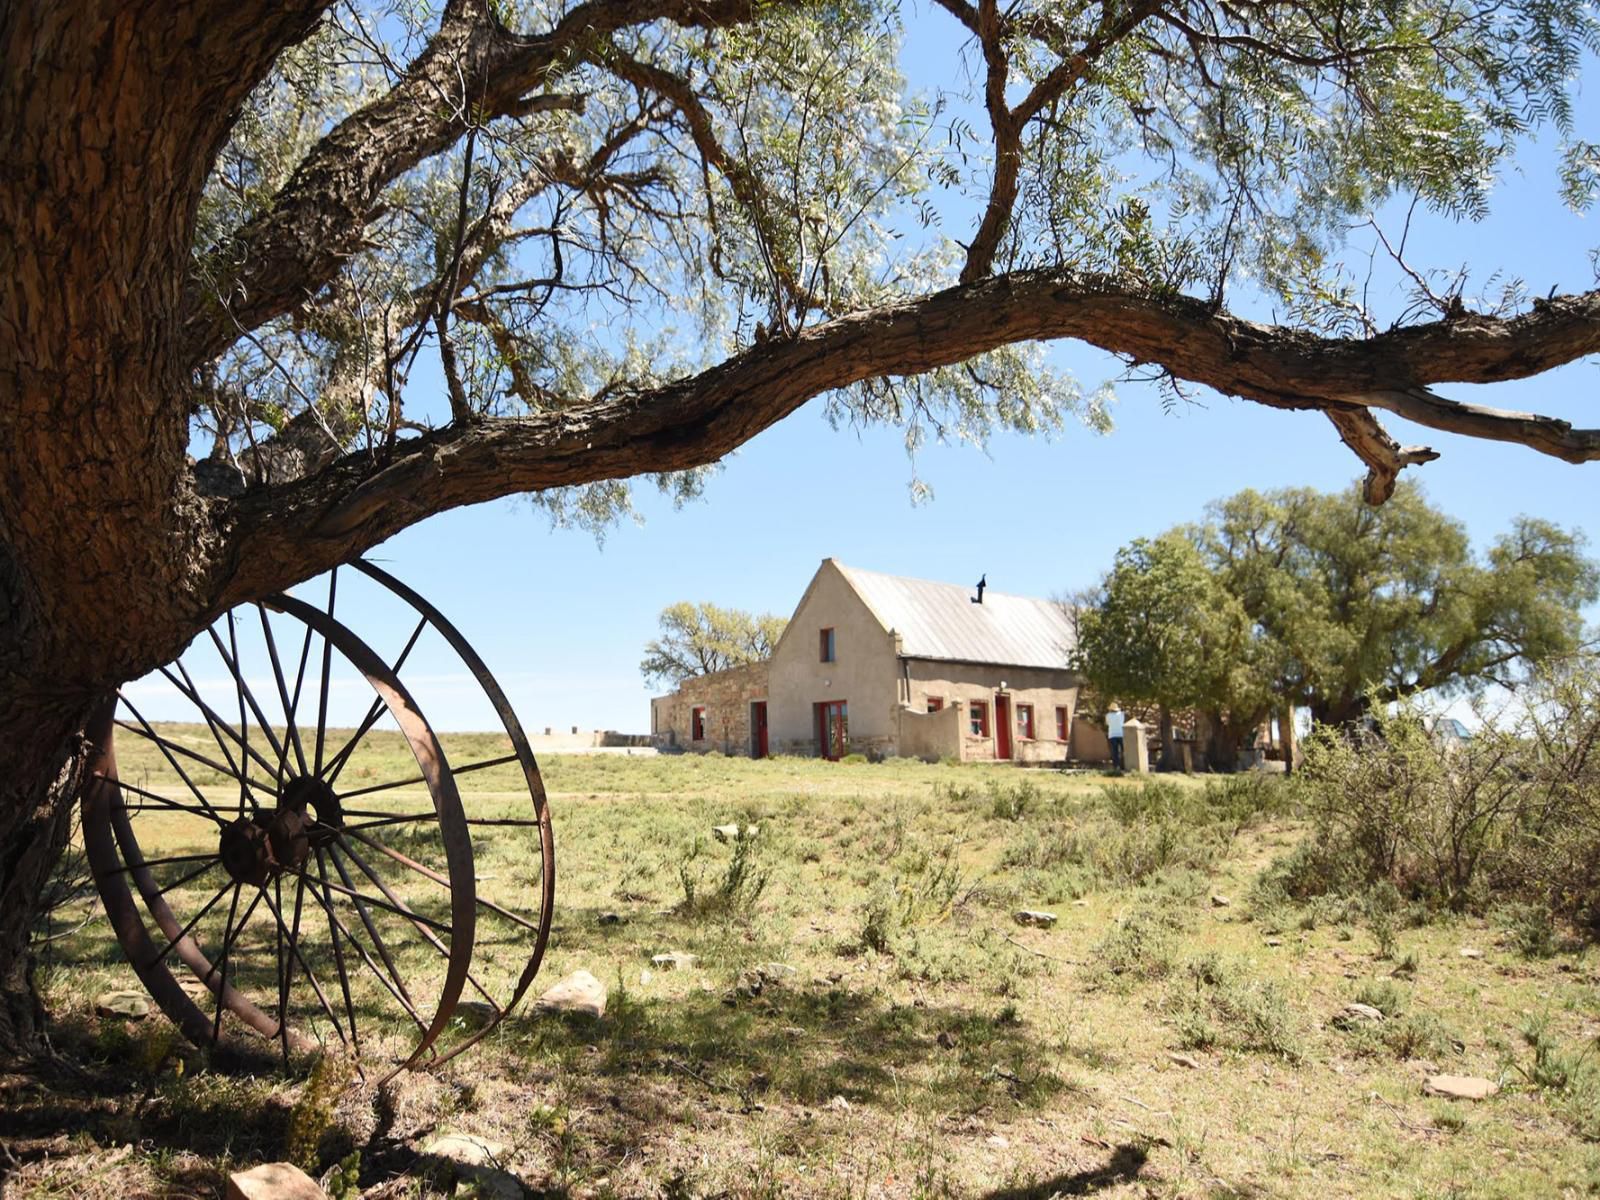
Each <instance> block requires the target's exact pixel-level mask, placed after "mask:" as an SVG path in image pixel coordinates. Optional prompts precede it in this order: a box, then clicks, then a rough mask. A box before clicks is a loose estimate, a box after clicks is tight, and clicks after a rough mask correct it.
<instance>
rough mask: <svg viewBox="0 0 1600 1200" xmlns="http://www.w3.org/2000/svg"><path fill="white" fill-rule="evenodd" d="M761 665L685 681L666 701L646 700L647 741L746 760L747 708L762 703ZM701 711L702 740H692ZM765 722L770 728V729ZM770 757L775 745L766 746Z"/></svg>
mask: <svg viewBox="0 0 1600 1200" xmlns="http://www.w3.org/2000/svg"><path fill="white" fill-rule="evenodd" d="M767 668H768V664H767V663H765V662H758V663H750V664H748V665H747V666H742V667H730V668H729V669H728V670H726V671H717V672H715V673H714V674H711V675H696V676H694V677H692V678H690V679H685V680H684V681H683V682H682V683H681V684H679V685H678V690H677V691H675V692H673V693H672V694H671V695H669V696H658V697H656V698H655V699H653V700H651V701H650V737H651V740H652V742H653V743H654V744H655V745H656V746H657V747H659V748H660V749H663V750H672V749H677V750H689V751H693V752H696V753H700V754H705V753H709V752H710V751H712V750H717V751H720V752H721V753H723V754H730V755H738V756H740V757H745V758H748V757H749V756H750V755H751V754H752V753H753V752H754V750H755V747H754V745H753V742H752V735H751V726H750V705H751V704H752V703H754V702H755V701H758V700H759V701H765V700H766V698H767ZM697 707H703V708H704V709H705V720H704V726H705V728H704V731H703V732H704V735H705V736H704V737H702V738H700V739H699V740H698V741H697V740H696V739H695V738H694V736H693V726H694V709H695V708H697ZM770 723H771V722H770V717H769V722H768V724H769V727H770ZM768 748H769V749H770V750H771V751H772V752H773V753H776V752H777V749H778V748H777V746H775V745H772V744H771V739H770V738H769V747H768Z"/></svg>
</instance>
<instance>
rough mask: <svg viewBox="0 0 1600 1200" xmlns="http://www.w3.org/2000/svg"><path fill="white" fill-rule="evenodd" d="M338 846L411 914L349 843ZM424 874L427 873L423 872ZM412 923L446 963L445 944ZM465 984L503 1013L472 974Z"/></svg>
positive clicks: (498, 1012)
mask: <svg viewBox="0 0 1600 1200" xmlns="http://www.w3.org/2000/svg"><path fill="white" fill-rule="evenodd" d="M339 844H340V845H341V846H343V847H344V852H345V853H346V854H348V855H349V856H350V861H352V862H353V863H355V864H356V866H358V867H360V868H361V871H362V874H364V875H365V876H366V877H367V878H368V879H370V880H372V882H373V883H374V884H375V885H377V888H378V890H379V891H381V892H382V893H383V894H384V895H385V896H387V897H388V898H389V899H390V900H392V901H393V902H394V903H396V904H398V905H399V906H400V907H401V908H404V909H405V910H406V912H407V913H408V914H409V913H410V912H411V909H410V906H409V905H407V904H406V903H405V902H404V901H403V900H401V899H400V898H399V897H397V896H396V895H395V894H394V892H392V891H391V890H390V889H389V885H388V884H386V883H384V881H383V879H382V878H381V877H380V876H379V875H378V873H377V872H376V871H374V870H373V869H372V867H371V865H370V864H368V862H367V860H366V859H364V858H362V857H361V856H360V855H359V854H357V853H356V851H355V847H354V846H352V845H350V843H349V842H347V841H345V840H344V839H343V838H340V839H339ZM424 873H425V874H426V873H427V872H424ZM447 886H448V884H447ZM480 903H482V901H480ZM412 923H413V924H414V925H415V926H416V930H417V933H418V935H419V936H421V938H422V940H423V941H425V942H427V943H428V945H430V946H432V947H433V948H434V949H435V950H437V951H438V952H439V955H440V957H442V958H443V959H445V961H446V962H448V961H449V959H450V950H449V948H448V947H447V946H445V944H444V943H443V942H441V941H440V940H439V939H438V937H437V936H436V935H435V934H434V932H433V931H432V930H431V929H429V928H428V927H427V926H426V925H424V924H422V923H421V922H420V921H416V920H413V922H412ZM467 982H468V983H470V984H471V985H472V986H473V987H474V988H476V989H477V992H478V995H480V996H482V997H483V998H484V999H485V1000H487V1001H488V1002H489V1005H490V1007H491V1008H493V1009H494V1010H495V1013H496V1015H497V1016H498V1015H499V1014H500V1012H502V1011H503V1010H502V1009H501V1008H500V1006H499V1005H498V1004H496V1003H495V999H494V997H493V996H491V995H489V993H488V992H487V991H486V990H485V989H484V986H483V985H482V984H481V983H479V982H478V981H477V979H475V978H474V977H473V974H472V972H471V971H468V972H467Z"/></svg>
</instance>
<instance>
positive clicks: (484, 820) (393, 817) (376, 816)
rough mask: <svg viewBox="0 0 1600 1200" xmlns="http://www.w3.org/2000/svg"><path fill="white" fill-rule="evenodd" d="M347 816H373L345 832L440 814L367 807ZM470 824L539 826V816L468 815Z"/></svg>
mask: <svg viewBox="0 0 1600 1200" xmlns="http://www.w3.org/2000/svg"><path fill="white" fill-rule="evenodd" d="M344 815H345V816H347V817H371V818H373V819H372V820H370V821H362V822H360V823H359V824H356V825H344V826H341V828H342V829H343V830H344V832H345V833H350V832H352V831H354V830H357V829H378V828H380V827H382V826H385V825H405V824H409V823H410V822H413V821H437V820H438V819H439V814H438V813H434V812H420V813H380V812H374V811H371V810H367V809H348V808H347V809H345V810H344ZM466 824H468V825H509V826H514V827H516V828H538V826H539V819H538V818H537V817H468V818H466Z"/></svg>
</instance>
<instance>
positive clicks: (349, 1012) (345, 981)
mask: <svg viewBox="0 0 1600 1200" xmlns="http://www.w3.org/2000/svg"><path fill="white" fill-rule="evenodd" d="M317 874H318V875H319V876H320V877H321V879H322V886H323V887H324V889H326V887H327V886H328V866H327V864H326V863H325V862H323V860H322V848H321V847H320V846H319V847H317ZM301 878H302V879H304V878H306V877H305V876H304V875H303V874H302V876H301ZM311 894H312V896H314V897H315V898H316V900H317V902H318V903H319V904H321V905H322V911H323V912H324V913H326V914H327V917H328V939H329V940H330V941H331V942H332V943H333V962H334V965H335V966H336V967H338V968H339V990H340V991H342V992H343V993H344V1011H345V1016H346V1017H348V1018H349V1020H350V1044H351V1045H352V1046H354V1047H356V1049H357V1050H359V1049H360V1048H361V1038H360V1036H359V1035H358V1034H357V1033H356V1008H355V1005H354V1004H352V1003H351V1002H350V973H349V972H348V971H347V970H346V969H345V965H344V950H343V949H341V948H340V945H339V919H338V918H337V917H335V916H334V915H333V901H332V898H331V897H329V896H327V894H326V892H324V893H323V894H322V895H319V894H318V893H317V889H316V888H315V887H313V888H312V889H311Z"/></svg>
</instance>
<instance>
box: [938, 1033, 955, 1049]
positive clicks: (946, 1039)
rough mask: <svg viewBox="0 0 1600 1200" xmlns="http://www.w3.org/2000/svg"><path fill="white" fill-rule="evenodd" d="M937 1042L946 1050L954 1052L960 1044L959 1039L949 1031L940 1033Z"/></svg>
mask: <svg viewBox="0 0 1600 1200" xmlns="http://www.w3.org/2000/svg"><path fill="white" fill-rule="evenodd" d="M938 1042H939V1045H941V1046H943V1047H944V1048H945V1049H946V1050H954V1049H955V1048H956V1047H957V1046H959V1045H960V1044H961V1039H960V1038H958V1037H956V1035H955V1034H953V1033H951V1032H950V1030H948V1029H945V1030H941V1031H940V1033H939V1038H938Z"/></svg>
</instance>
